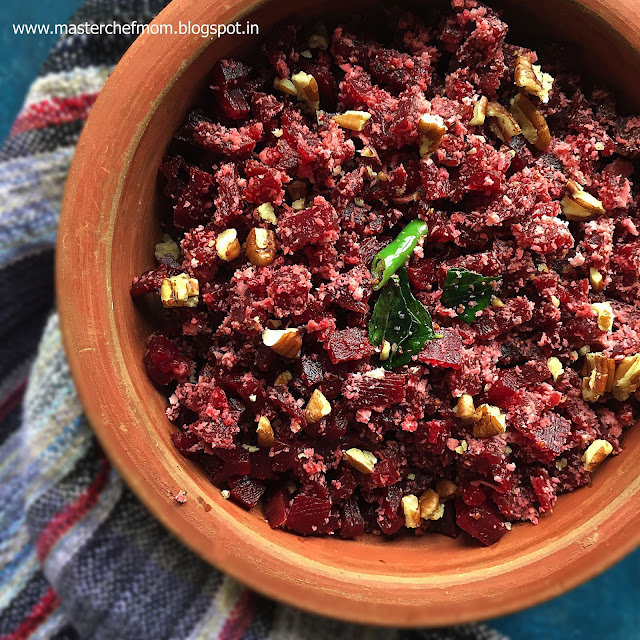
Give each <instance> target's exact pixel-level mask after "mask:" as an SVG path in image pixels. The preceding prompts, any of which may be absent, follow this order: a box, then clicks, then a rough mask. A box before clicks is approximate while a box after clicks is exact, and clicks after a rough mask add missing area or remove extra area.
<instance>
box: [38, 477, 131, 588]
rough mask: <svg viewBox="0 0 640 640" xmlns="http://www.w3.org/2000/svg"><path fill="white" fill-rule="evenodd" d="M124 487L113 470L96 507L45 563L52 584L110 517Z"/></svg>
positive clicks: (67, 534) (71, 531) (44, 568)
mask: <svg viewBox="0 0 640 640" xmlns="http://www.w3.org/2000/svg"><path fill="white" fill-rule="evenodd" d="M123 491H124V485H123V483H122V480H121V479H120V477H119V476H118V474H117V473H116V472H115V471H114V470H113V469H112V470H111V473H110V475H109V481H108V483H107V486H106V487H105V488H104V489H103V490H102V492H101V493H100V496H99V497H98V501H97V502H96V504H95V505H94V507H93V508H92V509H91V510H90V511H89V512H88V513H86V514H85V515H84V516H83V517H82V518H81V519H80V520H79V521H78V522H75V523H74V525H73V527H71V528H70V529H69V530H67V531H66V532H65V534H64V535H63V536H62V537H61V538H60V539H59V540H58V541H57V542H56V544H55V545H54V546H53V548H52V549H51V551H50V552H49V555H48V556H47V558H46V559H45V561H44V566H43V571H44V575H45V576H46V577H47V580H48V581H49V582H50V583H51V584H54V585H55V584H57V583H58V579H59V578H60V573H61V571H62V570H63V569H64V568H65V567H66V566H67V565H68V563H69V562H71V561H72V560H73V558H74V557H75V555H76V554H77V553H78V552H79V551H80V549H81V548H82V547H83V545H84V544H85V542H87V540H89V538H91V536H92V535H93V534H94V533H95V532H96V530H97V529H98V527H100V525H101V524H102V523H103V522H105V520H106V519H107V518H108V517H109V515H110V514H111V512H112V511H113V509H114V507H115V506H116V504H117V502H118V500H119V499H120V497H121V496H122V492H123Z"/></svg>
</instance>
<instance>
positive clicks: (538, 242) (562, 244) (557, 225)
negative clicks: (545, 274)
mask: <svg viewBox="0 0 640 640" xmlns="http://www.w3.org/2000/svg"><path fill="white" fill-rule="evenodd" d="M558 209H560V205H558ZM512 229H513V235H514V236H515V238H516V240H517V242H518V245H519V246H521V247H522V248H524V249H531V250H532V251H535V252H536V253H541V254H543V255H544V254H547V253H555V252H557V251H560V250H562V249H569V248H570V247H572V246H573V236H572V235H571V232H570V231H569V229H568V227H567V223H566V222H563V221H562V220H561V219H560V218H551V217H549V216H546V215H545V216H541V217H539V218H531V219H529V220H527V221H526V222H523V223H522V224H515V225H513V227H512Z"/></svg>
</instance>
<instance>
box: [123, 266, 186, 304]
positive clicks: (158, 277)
mask: <svg viewBox="0 0 640 640" xmlns="http://www.w3.org/2000/svg"><path fill="white" fill-rule="evenodd" d="M177 267H178V268H177V269H174V268H171V267H169V266H167V265H166V264H161V265H159V266H158V268H157V269H151V270H149V271H145V272H144V273H143V274H142V275H141V276H139V277H137V278H135V279H134V281H133V283H132V285H131V289H130V292H131V295H132V296H133V297H134V298H137V297H138V296H143V295H145V294H147V293H154V292H155V293H157V292H159V291H160V287H161V286H162V281H163V280H164V279H165V278H168V277H169V276H172V275H177V274H178V273H179V271H180V268H179V265H177Z"/></svg>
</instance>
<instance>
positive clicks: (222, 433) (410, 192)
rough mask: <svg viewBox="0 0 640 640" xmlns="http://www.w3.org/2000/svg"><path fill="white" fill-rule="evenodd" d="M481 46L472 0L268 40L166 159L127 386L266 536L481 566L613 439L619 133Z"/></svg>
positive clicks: (546, 62)
mask: <svg viewBox="0 0 640 640" xmlns="http://www.w3.org/2000/svg"><path fill="white" fill-rule="evenodd" d="M381 24H382V26H381ZM506 36H507V25H506V24H505V23H504V22H503V21H502V20H501V18H500V16H499V15H498V14H497V13H495V12H494V11H492V10H491V9H489V8H487V7H485V6H484V5H481V4H479V3H477V2H475V1H474V0H454V1H453V3H452V9H451V10H450V11H449V12H448V13H446V14H443V15H440V16H434V17H432V18H430V20H429V22H424V21H422V20H421V19H420V18H418V17H416V16H415V15H413V14H411V13H407V12H405V11H401V10H399V9H397V10H396V9H394V10H390V11H387V12H386V14H385V15H384V18H383V20H381V21H380V20H379V19H378V21H377V22H375V21H374V22H372V21H370V20H369V19H362V20H354V21H353V22H352V23H349V24H340V25H338V26H336V25H327V24H310V25H297V24H288V25H285V26H283V27H281V28H280V29H278V30H277V32H275V33H272V34H271V35H270V37H269V38H268V40H267V42H266V44H264V45H263V47H262V49H261V50H260V52H259V53H258V54H256V55H254V56H253V57H252V58H251V60H250V62H241V61H236V60H228V59H227V60H220V61H219V62H218V63H217V64H216V65H215V67H214V68H213V70H212V74H211V82H210V85H211V87H210V90H209V92H208V93H207V95H206V96H205V97H204V98H203V100H202V103H201V104H200V105H199V106H198V108H196V109H195V110H194V111H192V112H191V113H190V114H189V116H188V118H187V120H186V121H185V122H184V124H183V126H182V128H181V129H180V130H179V131H178V132H177V133H176V135H175V137H174V139H173V141H172V142H171V145H170V147H169V149H168V152H167V155H166V157H165V159H164V161H163V164H162V166H161V167H160V172H161V174H162V178H161V180H162V186H163V188H164V194H165V195H166V197H167V202H168V206H167V207H166V212H165V215H164V217H163V220H162V226H163V231H164V233H165V236H164V238H163V239H162V241H161V242H159V244H158V245H157V247H156V252H155V257H156V260H157V266H156V267H155V268H153V269H151V270H150V271H148V272H146V273H144V274H142V275H141V276H140V277H138V278H136V279H135V280H134V282H133V285H132V287H131V294H132V295H133V296H134V297H138V296H141V295H143V294H147V293H151V294H154V295H155V296H156V297H157V298H159V300H160V301H161V303H162V314H161V318H162V319H161V322H160V323H159V325H158V330H157V331H156V332H154V333H153V334H152V335H151V336H150V337H149V340H148V343H147V352H146V355H145V358H144V364H145V366H146V370H147V372H148V375H149V378H150V379H151V380H152V381H153V382H154V383H155V384H157V385H159V386H161V387H162V388H163V389H166V394H167V396H168V397H169V408H168V409H167V416H168V417H169V420H171V422H173V423H174V425H175V427H176V428H175V429H174V432H173V433H172V434H171V439H172V441H173V444H174V445H175V447H176V448H177V450H178V451H179V452H180V453H181V454H183V455H184V456H186V457H188V458H192V459H194V460H196V461H197V462H198V463H200V464H201V465H202V466H203V467H204V469H205V470H206V472H207V473H208V474H209V475H210V476H211V479H212V482H214V483H215V484H216V486H218V487H219V488H220V489H221V491H222V495H223V496H224V497H225V498H230V499H232V500H234V501H235V502H237V503H238V504H240V505H242V506H244V507H246V508H252V507H256V506H257V505H258V504H260V505H261V506H260V508H261V509H262V510H263V513H264V517H265V518H266V519H267V520H268V522H269V524H270V525H271V526H272V527H280V528H284V529H286V530H289V531H291V532H294V533H296V534H316V535H322V534H332V535H338V536H341V537H344V538H356V537H358V536H361V535H363V534H365V533H370V534H374V535H381V534H384V535H387V536H391V535H394V534H398V533H399V532H402V531H404V532H405V533H410V534H415V535H422V534H424V533H425V532H426V531H435V532H439V533H443V534H446V535H448V536H453V537H455V536H456V535H458V533H459V532H460V531H464V532H466V533H467V534H469V535H471V536H473V537H474V538H476V539H477V540H478V541H480V542H481V543H483V544H485V545H489V544H493V543H495V542H497V541H498V540H499V539H500V538H501V537H502V536H503V535H504V534H505V533H506V531H507V530H509V529H510V528H511V524H512V523H513V522H518V521H529V522H531V523H534V524H535V523H536V522H537V521H538V519H539V518H540V517H541V515H542V514H547V513H548V512H551V511H552V510H553V507H554V504H555V502H556V499H557V496H558V494H561V493H563V492H566V491H572V490H574V489H576V488H578V487H581V486H583V485H585V484H588V483H589V482H590V479H591V475H592V473H593V472H594V470H595V469H596V467H597V466H598V465H599V464H600V463H601V462H602V461H603V460H604V459H605V458H606V457H608V456H610V455H611V456H614V455H615V454H617V453H618V452H619V451H620V448H621V445H620V439H621V436H622V433H623V431H624V429H625V428H626V427H629V426H631V425H632V424H633V423H634V421H635V420H636V418H637V415H638V399H639V398H640V391H638V388H639V387H640V355H639V353H638V352H639V351H640V305H639V303H638V294H639V292H640V278H639V269H640V237H639V228H640V215H639V210H638V196H637V192H636V189H635V186H634V183H633V174H634V166H635V163H636V162H637V159H638V157H639V156H640V119H638V118H633V117H629V116H622V115H619V113H618V111H617V110H616V106H615V104H614V101H613V99H612V95H611V93H609V92H608V91H607V90H606V89H603V88H602V87H600V86H598V85H594V84H593V83H592V82H591V81H588V80H586V79H583V78H581V76H580V74H579V73H578V72H576V68H577V67H576V65H575V64H572V63H570V62H568V61H570V60H571V54H570V52H568V51H565V50H562V49H560V48H559V47H558V46H545V47H543V48H541V49H540V50H539V57H538V54H536V52H534V51H532V50H530V49H527V48H523V47H519V46H516V45H513V44H508V43H507V41H506ZM158 304H159V303H158ZM609 464H615V462H611V463H609ZM545 517H546V516H545Z"/></svg>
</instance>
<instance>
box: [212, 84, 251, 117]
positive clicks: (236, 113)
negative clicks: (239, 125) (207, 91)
mask: <svg viewBox="0 0 640 640" xmlns="http://www.w3.org/2000/svg"><path fill="white" fill-rule="evenodd" d="M213 93H214V95H215V97H216V100H217V101H218V104H219V105H220V108H221V109H222V112H223V113H224V115H225V116H227V117H228V118H231V119H232V120H242V119H243V118H246V117H247V116H248V115H249V105H248V104H247V101H246V100H245V97H244V96H243V95H242V92H241V91H240V90H239V89H227V90H225V91H214V92H213Z"/></svg>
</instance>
